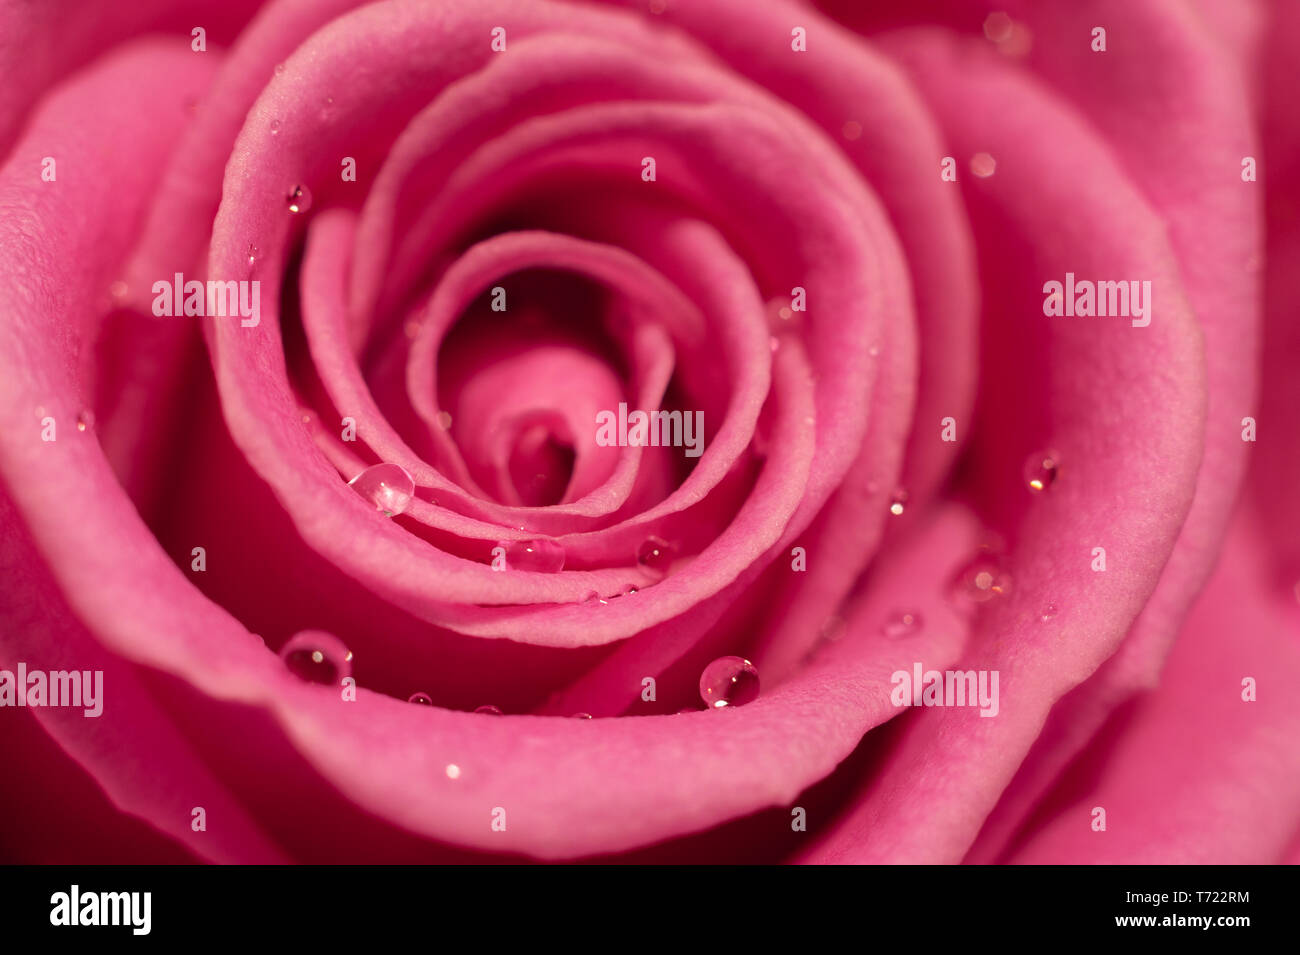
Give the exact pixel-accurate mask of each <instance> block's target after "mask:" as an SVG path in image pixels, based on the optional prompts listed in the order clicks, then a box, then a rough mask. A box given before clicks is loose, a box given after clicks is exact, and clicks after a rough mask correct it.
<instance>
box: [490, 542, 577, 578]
mask: <svg viewBox="0 0 1300 955" xmlns="http://www.w3.org/2000/svg"><path fill="white" fill-rule="evenodd" d="M497 546H498V547H504V548H505V550H506V567H508V568H509V569H510V570H529V571H533V572H534V573H538V574H558V573H559V572H560V571H562V570H563V569H564V545H563V544H560V543H559V542H557V541H553V540H546V539H545V538H540V539H538V540H531V541H500V542H499V543H498V544H497Z"/></svg>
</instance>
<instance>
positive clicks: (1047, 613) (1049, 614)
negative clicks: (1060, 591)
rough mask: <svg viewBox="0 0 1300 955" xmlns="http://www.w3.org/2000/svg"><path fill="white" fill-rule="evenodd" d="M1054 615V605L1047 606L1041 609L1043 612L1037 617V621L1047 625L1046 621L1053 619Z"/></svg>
mask: <svg viewBox="0 0 1300 955" xmlns="http://www.w3.org/2000/svg"><path fill="white" fill-rule="evenodd" d="M1056 614H1057V609H1056V604H1048V605H1047V606H1046V607H1044V608H1043V612H1042V613H1040V614H1039V615H1038V619H1039V620H1041V621H1043V623H1047V621H1049V620H1051V619H1052V618H1053V617H1055V616H1056Z"/></svg>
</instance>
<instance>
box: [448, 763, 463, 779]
mask: <svg viewBox="0 0 1300 955" xmlns="http://www.w3.org/2000/svg"><path fill="white" fill-rule="evenodd" d="M447 778H448V779H460V767H459V766H457V765H456V764H455V763H448V764H447Z"/></svg>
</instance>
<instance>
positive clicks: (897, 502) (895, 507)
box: [889, 488, 907, 517]
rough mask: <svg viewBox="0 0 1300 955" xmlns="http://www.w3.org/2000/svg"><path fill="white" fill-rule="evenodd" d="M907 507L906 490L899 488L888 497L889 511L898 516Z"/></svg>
mask: <svg viewBox="0 0 1300 955" xmlns="http://www.w3.org/2000/svg"><path fill="white" fill-rule="evenodd" d="M906 509H907V492H906V491H904V490H903V489H902V488H899V489H898V490H897V491H895V492H894V493H893V496H892V497H890V499H889V513H890V514H893V515H894V516H895V517H898V516H899V515H900V514H902V513H903V511H905V510H906Z"/></svg>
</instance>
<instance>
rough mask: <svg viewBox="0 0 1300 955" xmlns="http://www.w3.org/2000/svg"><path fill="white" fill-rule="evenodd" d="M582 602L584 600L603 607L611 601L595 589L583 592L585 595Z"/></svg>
mask: <svg viewBox="0 0 1300 955" xmlns="http://www.w3.org/2000/svg"><path fill="white" fill-rule="evenodd" d="M582 602H583V603H584V604H589V605H595V606H601V607H603V606H605V605H606V604H608V603H609V601H608V600H606V599H605V598H604V597H602V596H601V595H600V594H598V593H596V591H594V590H589V591H587V592H586V593H585V594H583V596H582Z"/></svg>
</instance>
